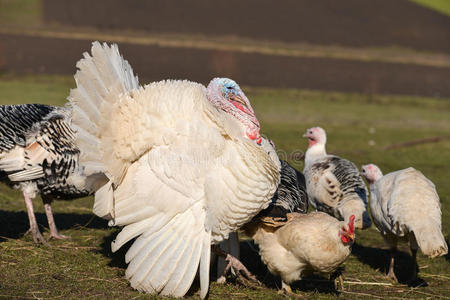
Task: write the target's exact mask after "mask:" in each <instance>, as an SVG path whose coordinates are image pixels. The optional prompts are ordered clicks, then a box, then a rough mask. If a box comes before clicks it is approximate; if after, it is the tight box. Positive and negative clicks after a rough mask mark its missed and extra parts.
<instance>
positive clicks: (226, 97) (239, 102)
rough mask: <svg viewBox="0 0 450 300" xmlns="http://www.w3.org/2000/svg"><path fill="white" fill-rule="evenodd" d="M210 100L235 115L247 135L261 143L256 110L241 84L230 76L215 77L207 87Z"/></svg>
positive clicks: (217, 106) (219, 107)
mask: <svg viewBox="0 0 450 300" xmlns="http://www.w3.org/2000/svg"><path fill="white" fill-rule="evenodd" d="M206 95H207V97H208V100H209V101H210V102H211V103H212V104H213V105H214V106H215V107H216V108H218V109H220V110H222V111H224V112H226V113H228V114H231V115H232V116H234V117H235V118H236V119H237V120H238V121H239V122H240V123H241V124H242V126H243V128H244V131H245V135H246V136H247V137H248V138H249V139H251V140H254V141H256V142H257V143H258V144H261V134H260V133H259V131H260V129H261V126H260V125H259V121H258V119H257V118H256V116H255V112H254V111H253V108H252V106H251V104H250V101H249V100H248V98H247V96H245V94H244V92H243V91H242V90H241V88H240V87H239V85H238V84H237V83H236V82H235V81H233V80H231V79H229V78H214V79H213V80H211V82H210V83H209V85H208V87H207V89H206Z"/></svg>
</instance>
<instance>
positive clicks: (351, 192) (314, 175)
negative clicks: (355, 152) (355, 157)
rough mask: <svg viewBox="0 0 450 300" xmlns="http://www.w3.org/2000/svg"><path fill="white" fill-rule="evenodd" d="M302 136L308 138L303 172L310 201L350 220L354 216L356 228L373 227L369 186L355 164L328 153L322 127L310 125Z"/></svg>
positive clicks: (339, 216) (327, 211)
mask: <svg viewBox="0 0 450 300" xmlns="http://www.w3.org/2000/svg"><path fill="white" fill-rule="evenodd" d="M303 136H304V137H306V138H308V140H309V147H308V150H307V151H306V154H305V168H304V170H303V173H304V174H305V178H306V188H307V191H308V195H309V200H310V204H311V205H312V206H313V207H314V208H315V209H316V210H319V211H323V212H326V213H328V214H330V215H332V216H334V217H336V218H338V219H339V220H344V221H346V222H347V223H348V221H349V218H350V216H351V215H355V227H356V228H360V229H365V228H368V227H370V225H371V223H372V222H371V220H370V217H369V213H368V212H367V188H366V185H365V184H364V181H363V180H362V178H361V176H360V174H359V170H358V168H357V167H356V165H355V164H354V163H352V162H350V161H348V160H346V159H343V158H340V157H338V156H335V155H328V154H327V152H326V150H325V144H326V141H327V136H326V134H325V130H323V129H322V128H320V127H313V128H309V129H307V130H306V133H305V134H304V135H303Z"/></svg>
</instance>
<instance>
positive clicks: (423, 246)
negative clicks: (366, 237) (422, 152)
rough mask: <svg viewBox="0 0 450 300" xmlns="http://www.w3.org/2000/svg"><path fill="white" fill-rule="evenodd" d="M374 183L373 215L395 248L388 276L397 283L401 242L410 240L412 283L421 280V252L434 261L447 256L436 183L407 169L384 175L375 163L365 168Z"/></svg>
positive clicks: (372, 186) (386, 238)
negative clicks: (419, 254)
mask: <svg viewBox="0 0 450 300" xmlns="http://www.w3.org/2000/svg"><path fill="white" fill-rule="evenodd" d="M361 173H362V174H363V176H364V177H365V178H366V179H367V181H368V182H369V184H370V192H371V193H370V213H371V214H372V219H373V222H374V223H375V225H376V227H377V228H378V230H379V231H380V233H381V235H382V236H383V238H384V240H385V241H386V243H387V244H388V245H389V247H390V248H391V262H390V265H389V272H388V276H389V277H390V278H392V279H393V280H394V281H397V277H396V276H395V273H394V256H395V254H396V252H397V241H399V240H404V241H409V246H410V249H411V253H412V256H413V259H414V271H413V274H412V280H415V279H416V278H417V263H416V255H417V249H418V248H420V250H421V251H422V253H423V254H425V255H427V256H429V257H431V258H433V257H436V256H442V255H445V254H447V252H448V246H447V243H446V241H445V239H444V236H443V235H442V231H441V204H440V201H439V196H438V194H437V192H436V188H435V186H434V184H433V183H432V182H431V181H430V180H429V179H428V178H426V177H425V176H424V175H423V174H422V173H421V172H420V171H417V170H416V169H414V168H407V169H403V170H399V171H395V172H392V173H389V174H386V175H384V176H383V174H382V173H381V170H380V168H378V167H377V166H376V165H374V164H369V165H365V166H362V170H361Z"/></svg>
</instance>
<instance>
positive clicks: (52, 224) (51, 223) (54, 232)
mask: <svg viewBox="0 0 450 300" xmlns="http://www.w3.org/2000/svg"><path fill="white" fill-rule="evenodd" d="M42 201H43V202H44V209H45V214H46V215H47V221H48V227H49V228H50V238H54V239H58V240H61V239H68V238H70V237H68V236H65V235H63V234H60V233H59V231H58V228H56V224H55V219H54V218H53V212H52V206H51V204H50V203H51V201H52V200H51V199H50V198H44V197H43V198H42Z"/></svg>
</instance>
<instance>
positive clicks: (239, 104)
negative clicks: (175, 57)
mask: <svg viewBox="0 0 450 300" xmlns="http://www.w3.org/2000/svg"><path fill="white" fill-rule="evenodd" d="M91 53H92V56H90V55H89V54H88V53H85V54H84V58H83V59H81V60H80V61H79V62H78V63H77V67H78V68H79V70H78V71H77V73H76V74H75V80H76V83H77V88H76V89H74V90H72V91H71V93H70V97H69V100H70V101H71V103H72V106H73V122H74V123H75V124H76V125H77V134H78V137H77V144H78V145H79V147H80V149H81V156H80V159H81V161H82V162H83V164H84V165H85V166H86V172H88V173H105V174H106V175H107V177H108V178H109V179H110V181H109V182H108V183H107V184H106V185H104V186H103V187H102V188H100V189H99V190H98V191H97V193H96V194H95V204H94V213H96V214H97V215H99V216H101V217H104V218H109V219H111V221H110V225H117V226H125V227H124V228H123V229H122V231H121V232H120V233H119V234H118V235H117V237H116V239H115V241H114V242H113V243H112V246H111V247H112V251H117V250H118V249H119V248H120V247H121V246H122V245H124V244H125V243H126V242H128V241H129V240H131V239H133V238H137V239H136V240H135V241H134V243H133V245H132V246H131V248H130V249H129V250H128V252H127V253H126V256H125V259H126V262H127V263H129V265H128V268H127V271H126V277H127V278H128V279H129V280H130V282H131V286H132V287H134V288H136V289H138V290H141V291H146V292H149V293H161V294H162V295H170V296H176V297H181V296H183V295H184V294H185V293H186V292H187V291H188V289H189V287H190V286H191V283H192V281H193V279H194V277H195V274H196V273H197V270H199V274H200V287H201V290H200V297H201V298H204V297H205V296H206V294H207V291H208V285H209V267H210V251H211V244H217V243H219V242H220V241H222V240H223V239H226V238H227V237H228V234H229V233H230V232H233V231H235V230H237V229H238V228H239V227H241V226H242V225H243V224H245V223H246V222H248V221H249V220H250V219H251V218H252V217H253V216H255V215H256V214H257V213H258V212H259V211H260V210H261V209H264V208H265V207H267V206H268V204H269V203H270V199H271V197H272V195H273V193H274V192H275V190H276V187H277V185H278V181H279V170H280V164H279V161H278V160H277V159H274V158H273V157H272V156H270V155H269V154H268V152H269V151H267V150H268V149H270V148H271V147H272V146H270V144H269V143H268V142H267V141H266V140H264V139H261V137H260V133H259V131H260V126H259V122H258V120H257V118H256V117H255V114H254V112H253V109H252V107H251V105H250V102H249V100H248V99H247V97H246V96H245V94H244V93H243V92H242V90H241V89H240V87H239V86H238V85H237V84H236V83H235V82H234V81H232V80H230V79H226V78H215V79H213V80H212V81H211V82H210V84H209V85H208V87H207V88H206V89H205V87H204V86H203V85H201V84H198V83H194V82H190V81H186V80H184V81H179V80H166V81H161V82H155V83H151V84H149V85H146V86H144V87H140V86H139V83H138V80H137V77H135V76H134V75H133V71H132V68H131V66H130V65H129V64H128V62H127V61H126V60H124V59H123V58H122V57H121V55H120V54H119V51H118V47H117V45H112V46H111V47H109V46H108V45H106V44H103V46H102V45H100V44H99V43H98V42H95V43H94V44H93V46H92V49H91ZM259 143H260V144H261V145H259ZM272 151H273V152H275V151H274V150H273V149H272Z"/></svg>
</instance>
